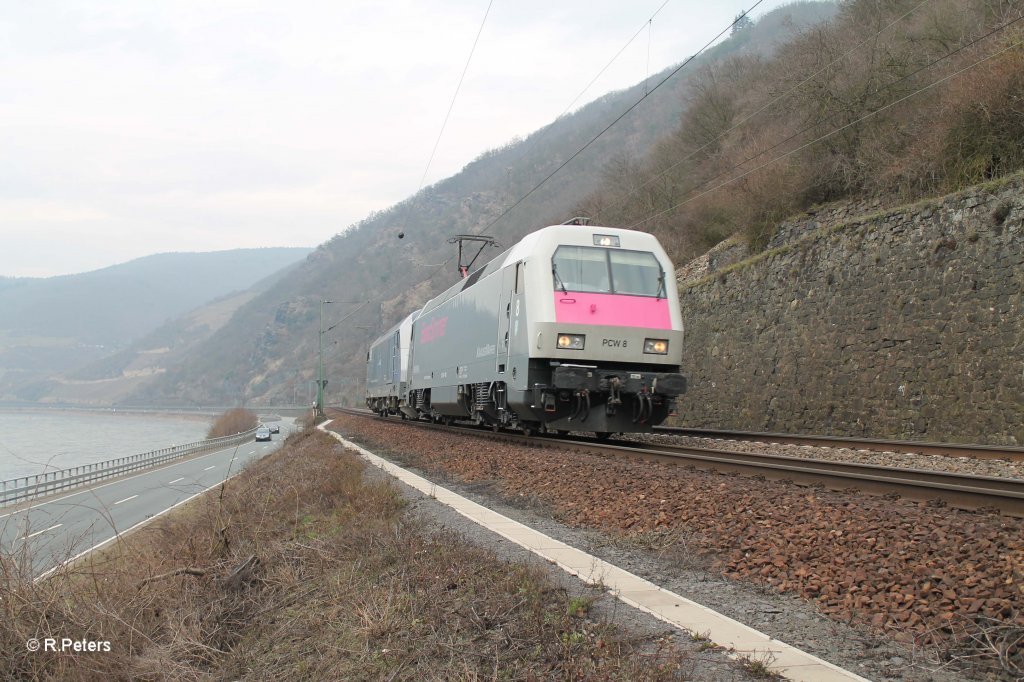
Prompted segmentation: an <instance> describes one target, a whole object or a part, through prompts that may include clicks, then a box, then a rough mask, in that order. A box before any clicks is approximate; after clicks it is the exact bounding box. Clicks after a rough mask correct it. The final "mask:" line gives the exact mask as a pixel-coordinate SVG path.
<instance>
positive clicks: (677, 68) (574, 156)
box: [479, 0, 764, 234]
mask: <svg viewBox="0 0 1024 682" xmlns="http://www.w3.org/2000/svg"><path fill="white" fill-rule="evenodd" d="M762 2H764V0H757V2H755V3H754V4H753V5H751V6H750V8H749V9H748V10H746V11H745V12H744V13H743V14H741V15H740V16H738V17H737V18H736V19H734V20H733V21H731V22H730V23H729V25H728V26H726V27H725V28H723V29H722V30H721V31H719V32H718V34H717V35H715V37H714V38H712V39H711V40H709V41H708V42H707V43H705V44H704V46H703V47H701V48H700V49H699V50H698V51H697V52H695V53H694V54H692V55H690V56H689V57H687V58H686V59H685V60H684V61H683V63H681V64H680V65H679V66H677V67H676V68H675V69H673V70H672V71H671V72H670V73H669V74H668V75H667V76H665V77H664V78H662V79H661V80H660V81H658V84H657V85H655V86H654V87H653V88H651V89H650V91H648V92H646V93H644V94H643V95H642V96H641V97H640V98H639V99H638V100H637V101H636V102H634V103H633V105H632V106H630V107H629V108H628V109H626V110H625V111H624V112H622V113H621V114H619V116H618V117H616V118H615V120H614V121H612V122H611V123H609V124H608V125H607V126H605V127H604V128H603V129H602V130H601V132H599V133H598V134H597V135H595V136H594V137H592V138H591V139H590V141H589V142H587V143H586V144H585V145H583V146H582V147H580V148H579V149H578V150H576V152H575V153H574V154H573V155H572V156H570V157H569V158H568V159H566V160H565V161H563V162H562V163H561V164H560V165H559V166H558V168H556V169H555V170H553V171H551V172H550V173H549V174H548V175H547V176H546V177H545V178H544V179H543V180H541V181H540V182H538V183H537V184H536V185H534V186H533V188H532V189H531V190H530V191H529V192H527V193H526V194H524V195H523V196H521V197H520V198H519V199H518V200H517V201H516V202H515V203H514V204H512V205H511V206H509V207H508V208H506V209H505V210H504V211H503V212H502V213H501V214H500V215H499V216H498V217H497V218H495V219H494V220H492V221H491V222H490V223H488V224H487V225H485V226H484V228H483V229H482V230H481V231H480V232H479V234H486V233H487V232H488V231H489V230H490V229H491V228H492V227H494V225H496V224H497V223H498V221H500V220H501V219H502V218H504V217H505V216H506V215H508V214H509V213H510V212H511V211H512V210H513V209H514V208H515V207H516V206H518V205H519V204H521V203H523V202H524V201H525V200H526V199H527V198H528V197H529V196H530V195H532V194H533V193H534V192H536V191H537V190H538V189H540V188H541V187H543V186H544V184H545V183H546V182H547V181H548V180H550V179H551V178H553V177H554V176H555V175H556V174H557V173H558V172H559V171H561V170H562V169H563V168H565V167H566V166H568V165H569V164H570V163H572V161H573V160H574V159H575V158H576V157H577V156H579V155H580V154H582V153H583V152H584V151H586V150H587V149H589V148H590V145H592V144H594V143H595V142H597V141H598V140H599V139H600V138H601V136H602V135H604V134H605V133H606V132H608V131H609V130H611V128H612V126H614V125H615V124H616V123H618V122H619V121H621V120H622V119H624V118H625V117H626V116H627V115H629V113H630V112H632V111H633V110H634V109H636V108H637V107H638V106H640V103H641V102H643V101H644V100H645V99H647V98H648V97H650V96H651V95H653V94H654V91H655V90H657V89H658V88H660V87H661V86H662V85H664V84H665V83H667V82H668V81H669V80H670V79H671V78H672V77H673V76H675V75H676V74H677V73H679V72H680V71H682V70H683V69H684V68H686V66H687V65H689V64H690V63H691V62H692V61H693V60H694V59H696V58H697V57H698V56H700V55H701V54H703V53H704V51H705V50H707V49H708V48H709V47H710V46H711V45H712V44H714V42H715V41H716V40H718V39H719V38H721V37H722V36H723V35H724V34H725V32H726V31H728V30H730V29H731V28H732V27H733V26H734V25H735V24H736V22H738V21H739V20H740V19H741V18H742V17H744V16H746V15H747V14H749V13H750V12H752V11H753V10H754V9H756V8H757V6H758V5H760V4H761V3H762ZM641 30H642V29H641Z"/></svg>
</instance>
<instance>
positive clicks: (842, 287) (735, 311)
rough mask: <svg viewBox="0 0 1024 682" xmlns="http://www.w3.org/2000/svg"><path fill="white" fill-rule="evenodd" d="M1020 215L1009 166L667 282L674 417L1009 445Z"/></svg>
mask: <svg viewBox="0 0 1024 682" xmlns="http://www.w3.org/2000/svg"><path fill="white" fill-rule="evenodd" d="M813 219H814V217H812V218H811V220H813ZM1022 220H1024V176H1021V175H1017V176H1014V177H1013V178H1010V179H1009V180H1006V181H1002V182H997V183H991V184H989V185H985V186H980V187H976V188H972V189H971V190H967V191H964V192H960V193H957V194H954V195H949V196H946V197H942V198H940V199H936V200H930V201H926V202H921V203H918V204H914V205H912V206H905V207H900V208H896V209H892V210H887V211H885V212H882V213H879V214H876V215H873V216H869V217H863V218H857V219H854V220H851V221H848V222H839V223H838V224H831V225H828V224H826V226H825V227H820V228H819V229H816V230H814V229H812V230H810V231H808V230H807V226H806V225H804V227H803V229H802V230H801V229H797V228H794V227H792V226H790V227H787V228H785V229H784V230H783V232H785V233H786V235H787V236H789V237H790V238H791V239H792V241H790V242H788V243H784V244H783V245H781V246H777V247H776V248H773V249H769V250H768V251H766V252H765V253H762V254H759V255H757V256H754V257H753V258H749V259H747V260H745V261H742V262H739V263H736V264H733V265H730V266H727V267H724V268H722V269H719V270H718V271H717V272H715V271H714V268H709V271H710V274H708V275H707V276H705V277H704V278H702V279H698V280H696V281H693V280H690V281H687V282H683V283H682V285H681V287H680V298H681V305H682V310H683V320H684V323H685V324H686V344H685V346H686V348H685V351H684V360H683V372H684V374H686V375H687V376H688V377H689V379H690V386H691V387H690V390H689V391H688V393H687V394H686V395H685V396H683V398H682V399H681V400H680V402H679V410H678V411H679V415H680V418H679V423H681V424H684V425H687V426H707V427H717V428H734V429H744V430H767V431H793V432H809V433H824V434H836V435H856V436H875V437H898V438H905V439H914V440H936V441H951V442H957V441H959V442H980V443H993V444H1024V297H1022V290H1024V227H1022ZM828 222H830V223H834V222H835V221H828ZM776 243H778V242H776ZM730 251H731V252H732V251H735V246H732V247H730ZM712 260H713V259H712ZM701 265H704V266H705V267H707V264H701ZM691 277H692V274H691Z"/></svg>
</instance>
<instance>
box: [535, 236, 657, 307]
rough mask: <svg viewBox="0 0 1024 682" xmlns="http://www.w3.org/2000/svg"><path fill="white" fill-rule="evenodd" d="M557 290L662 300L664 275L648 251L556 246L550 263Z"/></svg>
mask: <svg viewBox="0 0 1024 682" xmlns="http://www.w3.org/2000/svg"><path fill="white" fill-rule="evenodd" d="M551 272H552V275H553V278H554V286H555V289H556V290H562V291H567V292H568V291H578V292H582V293H599V294H629V295H632V296H657V297H659V298H660V297H662V296H663V295H664V292H665V275H664V271H663V270H662V269H661V265H660V264H659V263H658V259H657V258H655V257H654V254H653V253H650V252H649V251H623V250H621V249H602V248H597V247H593V246H559V247H558V249H557V250H556V251H555V255H554V257H553V258H552V259H551Z"/></svg>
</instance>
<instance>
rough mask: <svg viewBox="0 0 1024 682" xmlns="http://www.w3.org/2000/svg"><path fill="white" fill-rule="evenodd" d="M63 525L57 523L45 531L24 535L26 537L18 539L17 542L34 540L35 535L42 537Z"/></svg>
mask: <svg viewBox="0 0 1024 682" xmlns="http://www.w3.org/2000/svg"><path fill="white" fill-rule="evenodd" d="M63 525H64V524H63V523H58V524H57V525H56V526H50V527H49V528H47V529H46V530H38V531H36V532H35V533H32V535H26V536H25V537H23V538H18V540H20V541H22V542H28V539H29V538H34V537H35V536H37V535H42V534H43V533H48V532H50V531H51V530H53V529H54V528H60V527H61V526H63Z"/></svg>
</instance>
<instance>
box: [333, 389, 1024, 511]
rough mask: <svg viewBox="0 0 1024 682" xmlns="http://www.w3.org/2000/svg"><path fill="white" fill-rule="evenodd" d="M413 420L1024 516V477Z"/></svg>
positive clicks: (473, 432)
mask: <svg viewBox="0 0 1024 682" xmlns="http://www.w3.org/2000/svg"><path fill="white" fill-rule="evenodd" d="M339 411H341V412H343V413H345V414H350V415H353V416H360V417H373V418H377V419H379V417H377V416H376V415H374V414H372V413H370V412H364V411H357V410H347V409H346V410H339ZM395 423H404V424H408V425H410V426H418V427H421V428H431V429H439V430H446V431H452V432H457V433H462V434H467V435H474V436H477V437H482V438H490V439H498V440H503V441H507V442H514V443H520V444H523V445H532V446H541V447H554V448H560V449H577V450H586V451H590V452H594V453H598V454H603V455H611V456H623V455H625V456H629V457H635V458H639V459H644V460H647V461H656V462H661V463H667V464H673V465H682V466H693V467H695V468H698V469H703V470H713V471H719V472H725V473H737V474H741V475H744V476H762V477H764V478H766V479H771V480H780V481H782V480H785V481H792V482H793V483H796V484H799V485H823V486H825V487H828V488H830V489H833V490H849V489H857V490H860V491H862V492H866V493H870V494H881V495H884V494H892V493H896V494H899V495H900V496H901V497H905V498H908V499H914V500H922V501H928V500H941V501H943V502H945V503H946V504H948V505H950V506H953V507H956V508H959V509H970V510H974V509H995V510H998V511H999V512H1000V513H1003V514H1006V515H1007V516H1015V517H1021V518H1024V480H1022V479H1008V478H998V477H994V476H970V475H966V474H955V473H947V472H940V471H926V470H922V469H906V468H900V467H887V466H879V465H873V464H859V463H851V462H832V461H826V460H819V459H807V458H802V457H787V456H783V455H767V454H757V453H749V452H731V451H727V450H716V449H710V448H695V447H686V446H681V445H662V444H657V445H651V444H649V443H637V442H635V441H619V442H617V443H614V444H611V443H604V442H597V441H593V440H590V439H577V438H550V437H544V436H530V437H528V436H524V435H522V434H519V433H515V432H506V431H502V432H498V433H494V432H492V431H490V430H486V429H481V428H473V427H466V426H443V425H440V424H432V423H430V422H425V421H413V420H408V421H402V422H400V421H399V420H395Z"/></svg>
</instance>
